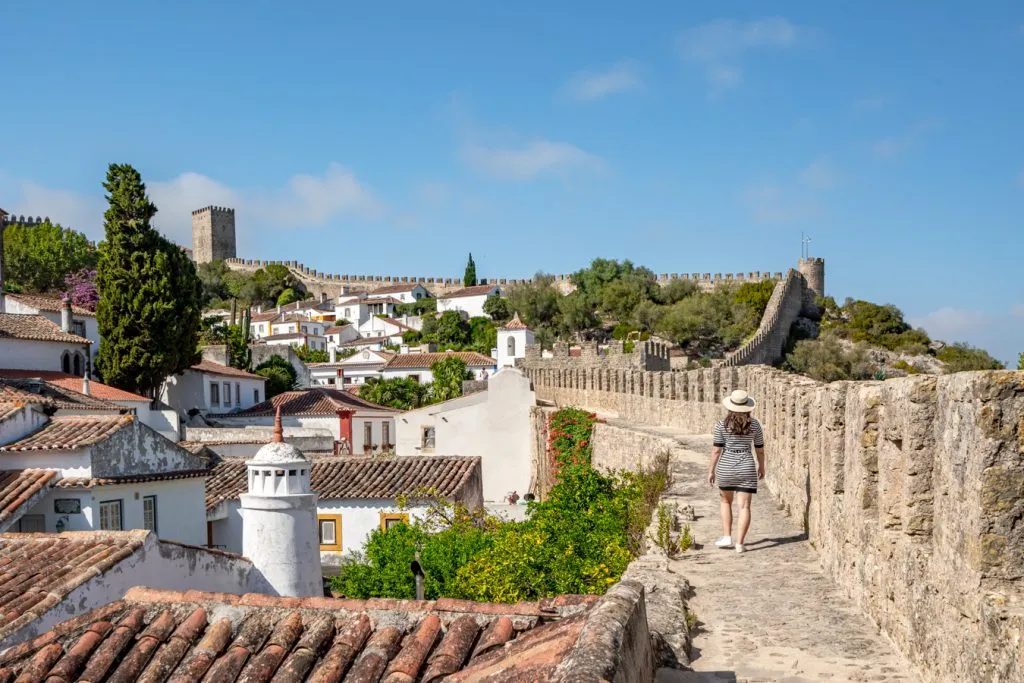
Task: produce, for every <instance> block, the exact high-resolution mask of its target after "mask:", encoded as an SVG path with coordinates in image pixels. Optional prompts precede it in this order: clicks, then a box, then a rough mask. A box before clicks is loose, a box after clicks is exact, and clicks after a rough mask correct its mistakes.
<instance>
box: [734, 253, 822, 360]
mask: <svg viewBox="0 0 1024 683" xmlns="http://www.w3.org/2000/svg"><path fill="white" fill-rule="evenodd" d="M809 291H810V290H809V289H808V286H807V280H806V278H805V277H804V276H803V275H802V274H801V273H798V272H797V271H795V270H792V269H790V271H789V272H788V273H787V274H786V279H785V280H782V281H781V282H779V283H777V284H776V285H775V291H773V292H772V296H771V299H769V300H768V306H767V307H765V309H764V315H762V316H761V324H760V325H759V326H758V328H757V332H755V333H754V336H753V337H752V338H751V339H749V340H748V341H747V342H746V343H745V344H743V345H742V346H740V348H738V349H736V350H735V351H733V352H732V353H730V354H729V355H728V356H726V358H725V365H728V366H731V365H755V364H758V363H762V364H765V365H772V364H774V363H776V362H777V361H778V360H779V359H781V358H782V350H783V349H784V348H785V346H786V339H788V338H789V328H790V327H792V325H793V323H794V322H796V319H797V318H798V317H799V316H800V313H801V311H803V310H805V309H806V308H807V305H808V292H809ZM811 298H813V293H812V294H811Z"/></svg>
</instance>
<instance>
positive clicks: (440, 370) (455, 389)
mask: <svg viewBox="0 0 1024 683" xmlns="http://www.w3.org/2000/svg"><path fill="white" fill-rule="evenodd" d="M430 372H431V374H433V375H434V382H433V383H432V384H431V386H430V395H431V398H432V399H433V400H434V401H436V402H440V401H447V400H449V399H453V398H458V397H459V396H462V382H463V381H464V380H467V379H473V373H472V372H470V371H469V370H467V369H466V363H465V362H463V360H462V359H461V358H459V357H458V356H451V357H449V358H445V359H443V360H439V361H437V362H435V363H434V364H433V365H431V366H430Z"/></svg>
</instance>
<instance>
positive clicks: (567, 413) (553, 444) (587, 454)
mask: <svg viewBox="0 0 1024 683" xmlns="http://www.w3.org/2000/svg"><path fill="white" fill-rule="evenodd" d="M599 421H600V420H598V419H597V415H595V414H594V413H591V412H588V411H586V410H580V409H579V408H562V409H561V410H557V411H555V412H554V413H552V414H551V417H550V418H549V419H548V458H549V462H550V466H551V471H552V472H553V473H554V474H555V475H557V474H558V472H559V471H560V470H561V469H562V468H563V467H565V466H566V465H589V464H590V460H591V457H592V455H593V451H594V448H593V445H592V442H591V439H592V436H593V433H594V425H595V424H596V423H598V422H599Z"/></svg>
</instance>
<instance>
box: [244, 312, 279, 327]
mask: <svg viewBox="0 0 1024 683" xmlns="http://www.w3.org/2000/svg"><path fill="white" fill-rule="evenodd" d="M280 315H281V314H280V313H278V312H277V311H264V312H263V313H253V314H252V317H251V318H249V324H250V325H251V324H252V323H266V322H270V321H272V320H276V319H277V317H278V316H280Z"/></svg>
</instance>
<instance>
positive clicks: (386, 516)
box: [380, 512, 409, 531]
mask: <svg viewBox="0 0 1024 683" xmlns="http://www.w3.org/2000/svg"><path fill="white" fill-rule="evenodd" d="M388 522H405V523H406V524H408V523H409V513H407V512H382V513H380V530H381V531H387V530H388Z"/></svg>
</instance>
